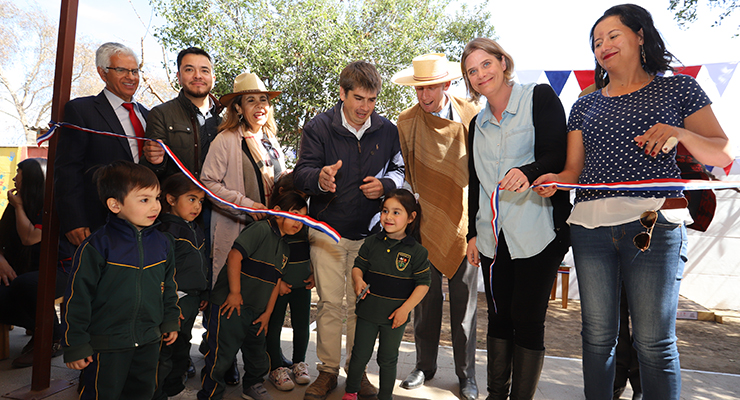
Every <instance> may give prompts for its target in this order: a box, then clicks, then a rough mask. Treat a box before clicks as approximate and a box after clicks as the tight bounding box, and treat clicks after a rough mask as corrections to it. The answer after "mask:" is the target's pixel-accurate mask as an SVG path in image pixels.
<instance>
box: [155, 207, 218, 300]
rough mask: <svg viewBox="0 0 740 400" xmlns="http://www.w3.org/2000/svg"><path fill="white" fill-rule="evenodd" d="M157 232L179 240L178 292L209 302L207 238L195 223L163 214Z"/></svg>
mask: <svg viewBox="0 0 740 400" xmlns="http://www.w3.org/2000/svg"><path fill="white" fill-rule="evenodd" d="M159 220H160V222H161V224H159V225H157V229H159V230H160V231H161V232H167V233H169V234H171V235H172V236H173V237H174V238H175V281H176V282H177V290H178V291H181V292H185V293H187V294H189V295H194V296H200V297H201V299H203V300H207V299H208V297H207V291H206V290H207V289H208V288H210V287H211V285H210V284H209V282H208V276H209V271H208V267H209V263H208V257H207V256H206V249H205V236H204V234H203V229H201V228H200V227H199V226H198V224H196V223H195V222H187V221H185V220H184V219H182V218H180V217H178V216H177V215H172V214H161V215H160V216H159Z"/></svg>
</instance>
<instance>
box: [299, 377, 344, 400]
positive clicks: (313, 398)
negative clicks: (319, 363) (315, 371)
mask: <svg viewBox="0 0 740 400" xmlns="http://www.w3.org/2000/svg"><path fill="white" fill-rule="evenodd" d="M336 387H337V376H336V375H335V374H332V373H329V372H324V371H319V376H318V377H317V378H316V380H315V381H313V383H312V384H311V385H309V386H308V388H306V394H305V395H304V396H303V399H304V400H324V399H326V396H327V395H328V394H329V392H331V391H332V390H334V388H336Z"/></svg>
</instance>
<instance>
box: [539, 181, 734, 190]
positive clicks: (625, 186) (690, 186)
mask: <svg viewBox="0 0 740 400" xmlns="http://www.w3.org/2000/svg"><path fill="white" fill-rule="evenodd" d="M547 186H555V187H557V188H558V189H588V190H624V191H630V192H645V191H659V190H708V189H731V188H737V187H740V182H736V181H705V180H701V179H648V180H644V181H629V182H615V183H564V182H544V183H542V184H541V185H536V186H532V187H533V188H534V187H547Z"/></svg>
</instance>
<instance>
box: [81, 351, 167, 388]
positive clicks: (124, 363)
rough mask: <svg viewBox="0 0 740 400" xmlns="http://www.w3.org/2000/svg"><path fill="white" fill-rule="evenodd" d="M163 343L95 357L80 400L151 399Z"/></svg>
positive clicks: (95, 354)
mask: <svg viewBox="0 0 740 400" xmlns="http://www.w3.org/2000/svg"><path fill="white" fill-rule="evenodd" d="M160 343H161V341H157V342H153V343H149V344H145V345H143V346H139V347H134V348H132V349H128V350H122V351H115V352H106V353H94V354H93V362H92V363H91V364H90V365H88V366H87V368H85V369H84V370H83V372H84V374H83V375H82V377H83V378H82V379H84V382H83V386H82V392H81V393H80V399H81V400H88V399H89V400H97V399H120V400H129V399H130V400H141V399H149V398H151V397H152V394H154V387H155V385H156V373H157V360H158V359H159V346H160Z"/></svg>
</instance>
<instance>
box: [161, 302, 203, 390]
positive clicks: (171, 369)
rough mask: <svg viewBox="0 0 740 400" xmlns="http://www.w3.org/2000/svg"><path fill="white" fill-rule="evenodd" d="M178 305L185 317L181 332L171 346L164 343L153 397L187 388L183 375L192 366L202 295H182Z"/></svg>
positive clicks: (182, 321) (181, 321) (181, 323)
mask: <svg viewBox="0 0 740 400" xmlns="http://www.w3.org/2000/svg"><path fill="white" fill-rule="evenodd" d="M177 305H178V306H179V307H180V311H181V313H182V316H183V318H185V319H183V320H180V332H179V333H178V335H177V340H175V343H172V344H171V345H169V346H167V345H165V344H162V348H161V350H160V354H159V366H158V367H157V390H156V391H155V392H154V397H153V399H160V400H166V399H167V397H168V396H175V395H177V394H178V393H180V392H182V391H183V390H185V382H184V381H183V375H185V373H186V372H187V370H188V367H189V366H190V339H192V337H193V334H192V330H193V324H195V317H196V316H198V307H200V297H198V296H185V297H181V298H180V299H179V300H178V301H177Z"/></svg>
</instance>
